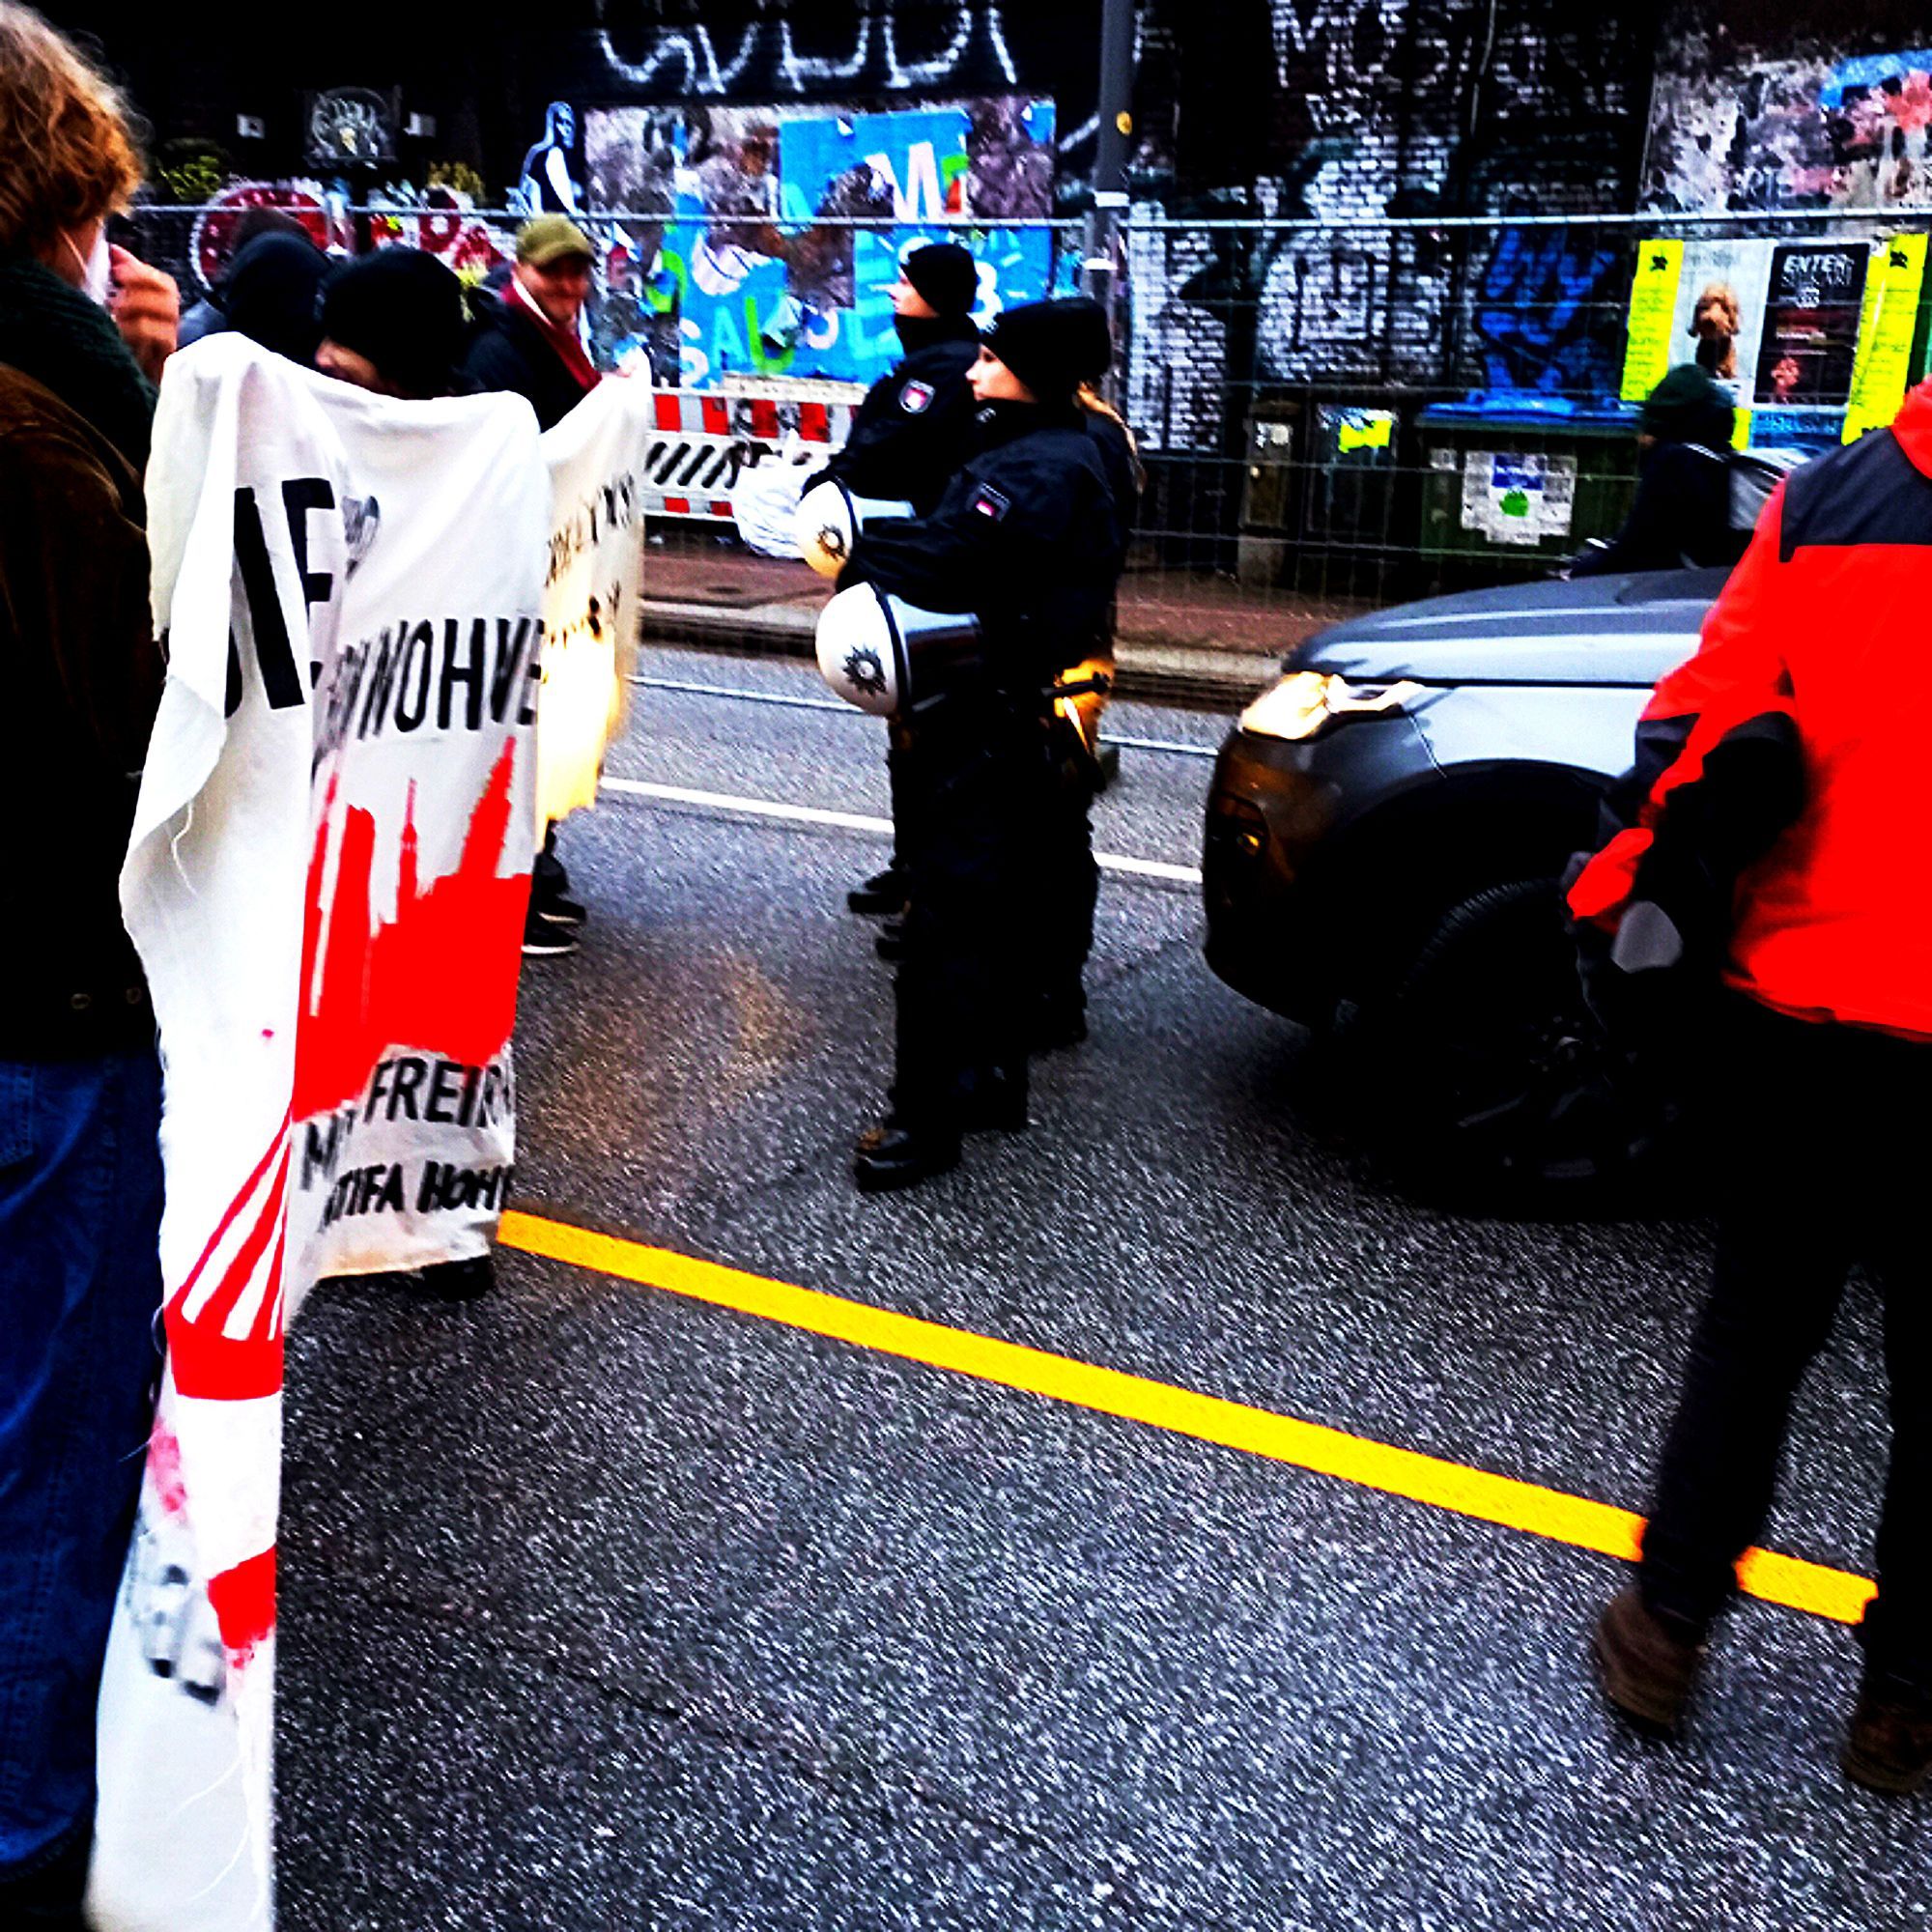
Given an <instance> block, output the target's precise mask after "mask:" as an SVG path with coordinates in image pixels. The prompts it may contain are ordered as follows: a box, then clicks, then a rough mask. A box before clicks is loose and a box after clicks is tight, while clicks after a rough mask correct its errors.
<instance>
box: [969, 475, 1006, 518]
mask: <svg viewBox="0 0 1932 1932" xmlns="http://www.w3.org/2000/svg"><path fill="white" fill-rule="evenodd" d="M1012 507H1013V499H1012V498H1011V497H1009V496H1008V495H1007V494H1006V493H1005V492H1004V491H1002V490H995V489H994V488H993V486H992V485H991V484H990V483H981V484H980V490H979V494H978V495H977V496H976V497H974V498H973V514H974V515H975V516H976V517H984V518H985V519H986V521H987V522H988V523H989V524H997V523H998V522H999V521H1000V519H1001V518H1002V517H1004V516H1005V515H1006V514H1007V512H1008V511H1009V510H1010V509H1011V508H1012Z"/></svg>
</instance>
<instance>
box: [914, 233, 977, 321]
mask: <svg viewBox="0 0 1932 1932" xmlns="http://www.w3.org/2000/svg"><path fill="white" fill-rule="evenodd" d="M899 273H900V274H902V275H903V276H904V277H905V278H906V280H907V281H908V282H910V283H911V284H912V285H913V287H914V288H916V289H917V290H918V291H919V292H920V294H921V295H923V297H924V298H926V300H927V301H929V302H930V303H931V304H932V305H933V307H934V308H935V309H937V310H938V311H939V313H940V314H941V315H971V314H972V312H973V304H974V302H975V301H976V300H977V299H978V298H979V294H980V270H979V267H978V265H977V264H976V263H975V262H974V260H973V257H972V255H971V254H970V253H969V252H968V251H967V250H966V249H964V248H962V247H960V245H959V244H958V242H956V241H929V242H927V243H926V245H925V246H924V247H923V248H915V249H914V250H913V251H912V253H911V254H910V255H908V256H907V257H906V258H905V261H904V262H903V263H902V264H901V265H900V267H899Z"/></svg>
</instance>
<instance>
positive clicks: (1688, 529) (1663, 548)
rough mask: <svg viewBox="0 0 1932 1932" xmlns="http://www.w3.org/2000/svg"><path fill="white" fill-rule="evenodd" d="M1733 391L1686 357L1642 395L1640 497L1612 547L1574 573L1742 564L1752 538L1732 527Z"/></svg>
mask: <svg viewBox="0 0 1932 1932" xmlns="http://www.w3.org/2000/svg"><path fill="white" fill-rule="evenodd" d="M1736 422H1737V411H1736V409H1735V407H1734V406H1733V405H1732V402H1731V398H1730V395H1729V392H1728V391H1727V390H1725V389H1724V388H1723V386H1722V385H1721V384H1719V383H1718V382H1717V380H1716V379H1715V378H1714V377H1712V376H1711V375H1710V373H1709V372H1708V371H1706V370H1704V369H1702V368H1699V367H1698V365H1697V364H1696V363H1694V362H1680V363H1679V364H1678V365H1677V367H1676V368H1674V369H1672V370H1671V371H1670V373H1669V374H1668V375H1667V376H1665V377H1664V379H1663V380H1662V382H1661V383H1659V384H1658V385H1657V386H1656V388H1654V389H1653V390H1652V391H1651V392H1650V394H1649V395H1648V396H1647V397H1646V398H1645V399H1644V404H1643V408H1642V410H1641V412H1639V415H1638V419H1637V444H1638V448H1639V450H1640V452H1641V453H1640V455H1639V456H1638V459H1637V479H1636V495H1635V497H1634V498H1633V499H1632V502H1631V509H1630V515H1629V517H1628V518H1627V519H1626V520H1625V522H1624V526H1623V528H1622V529H1621V530H1620V531H1619V532H1618V533H1617V536H1616V539H1615V541H1614V542H1612V543H1611V544H1610V545H1609V546H1608V548H1606V549H1604V550H1596V551H1590V552H1587V553H1586V554H1584V555H1583V556H1582V557H1581V558H1580V559H1579V560H1578V561H1577V563H1575V564H1573V565H1572V566H1571V575H1572V576H1573V577H1603V576H1606V575H1607V574H1609V573H1610V572H1612V571H1622V570H1684V569H1692V568H1697V567H1701V566H1707V565H1714V564H1721V565H1725V566H1729V565H1731V564H1734V563H1736V562H1737V560H1738V558H1739V557H1741V556H1742V555H1743V554H1744V553H1745V545H1746V544H1747V542H1748V541H1749V539H1750V532H1749V531H1748V530H1734V529H1733V528H1732V527H1731V476H1730V449H1731V438H1732V434H1733V431H1734V429H1735V426H1736Z"/></svg>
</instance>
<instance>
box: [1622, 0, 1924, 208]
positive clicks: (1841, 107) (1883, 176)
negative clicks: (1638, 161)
mask: <svg viewBox="0 0 1932 1932" xmlns="http://www.w3.org/2000/svg"><path fill="white" fill-rule="evenodd" d="M1888 28H1889V32H1888ZM1927 43H1932V19H1924V18H1921V19H1918V20H1917V21H1914V22H1904V21H1900V22H1896V23H1889V22H1887V21H1885V20H1883V19H1878V18H1873V17H1870V10H1865V9H1861V10H1860V16H1859V17H1858V18H1857V19H1856V20H1853V21H1851V22H1846V21H1844V20H1842V19H1821V18H1819V17H1817V16H1815V15H1813V16H1810V17H1807V18H1803V19H1799V20H1792V19H1790V18H1788V17H1784V16H1782V15H1781V13H1780V10H1778V9H1776V8H1775V7H1774V8H1771V9H1768V10H1755V9H1754V10H1746V9H1743V8H1741V7H1737V6H1726V5H1705V6H1696V7H1686V8H1682V9H1680V10H1678V11H1677V13H1676V14H1675V15H1674V17H1673V19H1672V21H1671V24H1670V27H1669V30H1668V31H1667V32H1666V34H1665V36H1664V39H1663V42H1662V47H1661V49H1660V53H1659V59H1658V74H1657V92H1656V99H1655V105H1654V110H1653V114H1652V120H1651V128H1650V144H1649V149H1648V152H1647V154H1646V156H1645V161H1644V171H1643V185H1642V193H1643V200H1644V205H1645V206H1646V207H1649V208H1655V209H1660V210H1685V211H1690V210H1694V211H1699V212H1705V211H1719V210H1724V209H1748V210H1773V209H1805V208H1819V209H1838V210H1844V211H1848V212H1862V211H1866V210H1871V211H1874V212H1878V213H1889V212H1894V211H1906V210H1917V209H1925V208H1932V152H1928V133H1929V132H1932V45H1928V44H1927Z"/></svg>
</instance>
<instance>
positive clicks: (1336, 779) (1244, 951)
mask: <svg viewBox="0 0 1932 1932" xmlns="http://www.w3.org/2000/svg"><path fill="white" fill-rule="evenodd" d="M1436 776H1437V773H1436V767H1435V761H1434V760H1433V759H1432V758H1431V756H1430V753H1429V750H1428V747H1427V745H1426V744H1425V743H1424V741H1423V738H1422V735H1421V733H1420V732H1419V731H1418V730H1417V728H1416V726H1415V724H1414V722H1413V721H1412V720H1411V719H1409V718H1407V717H1406V716H1403V715H1400V714H1398V715H1395V716H1391V717H1385V718H1383V717H1372V718H1362V719H1356V720H1350V721H1349V722H1348V723H1346V724H1342V725H1334V726H1331V727H1330V728H1329V729H1327V730H1326V731H1323V732H1321V734H1319V735H1318V736H1316V737H1314V738H1308V739H1300V740H1294V741H1290V740H1286V739H1281V738H1268V737H1263V736H1261V735H1259V734H1258V733H1254V732H1250V731H1244V730H1239V729H1236V731H1235V732H1234V733H1233V734H1232V735H1231V736H1230V737H1229V739H1228V741H1227V743H1226V744H1225V745H1224V746H1223V747H1222V750H1221V755H1220V758H1219V759H1218V761H1217V762H1216V764H1215V768H1214V782H1213V786H1212V788H1211V790H1210V791H1209V794H1208V817H1207V829H1206V836H1205V838H1204V841H1203V850H1202V860H1201V878H1202V896H1203V900H1204V903H1205V906H1206V910H1207V915H1208V939H1207V957H1208V965H1209V966H1210V967H1211V968H1212V969H1213V971H1214V972H1215V973H1216V974H1217V975H1218V976H1219V977H1220V978H1221V979H1222V980H1225V981H1226V982H1227V983H1228V984H1229V985H1230V986H1232V987H1234V989H1235V990H1236V992H1237V993H1240V994H1242V995H1244V996H1245V997H1246V998H1248V999H1251V1000H1253V1001H1255V1002H1256V1003H1257V1004H1259V1005H1261V1006H1264V1007H1267V1008H1269V1009H1272V1010H1273V1011H1275V1012H1278V1013H1282V1014H1285V1015H1286V1016H1287V1017H1288V1018H1290V1019H1293V1020H1298V1021H1300V1022H1302V1023H1303V1024H1305V1025H1319V1024H1321V1023H1322V1022H1324V1021H1326V1020H1327V1018H1328V1017H1329V1016H1330V1014H1331V1013H1332V1011H1333V1009H1334V1006H1335V1002H1336V1001H1337V999H1339V998H1342V997H1344V996H1347V995H1350V994H1351V993H1352V991H1353V981H1354V979H1355V977H1356V974H1355V962H1354V942H1355V940H1356V939H1357V937H1358V936H1359V933H1360V932H1361V930H1362V929H1363V922H1362V921H1361V920H1360V919H1359V918H1358V917H1357V914H1358V913H1359V911H1360V909H1361V906H1362V902H1363V900H1364V898H1365V896H1366V895H1370V894H1375V893H1378V892H1384V893H1385V892H1386V891H1387V889H1388V882H1387V881H1386V880H1383V879H1379V878H1376V877H1364V876H1361V872H1360V868H1357V867H1350V864H1349V863H1348V851H1349V847H1350V837H1349V835H1350V827H1351V825H1352V823H1353V822H1354V821H1355V819H1356V818H1357V817H1358V815H1359V813H1360V812H1361V811H1362V810H1366V808H1367V806H1368V804H1369V803H1370V802H1379V801H1385V800H1387V799H1389V798H1391V797H1393V796H1398V795H1401V794H1403V793H1405V792H1408V791H1411V790H1413V789H1414V788H1415V787H1416V786H1418V785H1423V784H1427V783H1428V782H1429V781H1432V780H1433V779H1435V777H1436Z"/></svg>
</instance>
